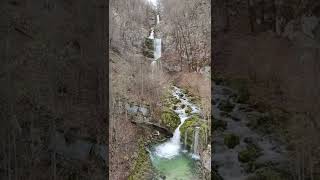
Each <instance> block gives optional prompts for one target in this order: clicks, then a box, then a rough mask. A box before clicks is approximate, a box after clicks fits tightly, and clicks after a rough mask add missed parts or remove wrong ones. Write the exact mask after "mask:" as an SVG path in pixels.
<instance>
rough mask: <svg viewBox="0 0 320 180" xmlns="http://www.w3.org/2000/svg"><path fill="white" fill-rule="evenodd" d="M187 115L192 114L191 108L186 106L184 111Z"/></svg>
mask: <svg viewBox="0 0 320 180" xmlns="http://www.w3.org/2000/svg"><path fill="white" fill-rule="evenodd" d="M185 112H186V114H187V115H190V114H191V112H192V108H191V107H190V106H187V108H186V110H185Z"/></svg>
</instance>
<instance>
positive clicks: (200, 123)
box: [179, 115, 210, 147]
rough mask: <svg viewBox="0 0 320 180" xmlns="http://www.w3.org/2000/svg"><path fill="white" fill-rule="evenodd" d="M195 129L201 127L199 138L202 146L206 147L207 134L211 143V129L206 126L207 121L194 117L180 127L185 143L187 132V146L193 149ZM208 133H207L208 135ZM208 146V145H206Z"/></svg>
mask: <svg viewBox="0 0 320 180" xmlns="http://www.w3.org/2000/svg"><path fill="white" fill-rule="evenodd" d="M195 127H199V128H200V129H199V137H200V140H199V142H200V144H202V145H205V142H206V134H207V136H208V137H207V138H208V139H207V140H208V141H207V142H210V128H208V125H207V124H206V121H204V120H201V119H200V118H199V116H197V115H193V116H192V117H191V118H189V119H187V120H186V121H185V122H184V123H183V124H182V125H181V126H180V129H179V130H180V133H181V139H182V141H183V142H184V139H185V135H186V134H185V132H186V131H187V146H188V147H191V145H192V142H193V135H194V130H195ZM206 132H207V133H206ZM205 146H206V145H205Z"/></svg>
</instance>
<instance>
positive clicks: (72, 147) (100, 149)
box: [49, 132, 108, 161]
mask: <svg viewBox="0 0 320 180" xmlns="http://www.w3.org/2000/svg"><path fill="white" fill-rule="evenodd" d="M49 149H50V150H54V149H55V150H56V153H57V154H60V155H61V156H64V157H65V158H69V159H74V160H80V161H85V160H87V159H88V158H89V156H91V155H95V156H97V157H100V158H101V159H102V160H104V161H106V160H107V158H108V153H107V146H106V145H97V144H95V143H93V142H90V141H88V140H85V138H79V137H77V138H74V140H73V141H72V142H67V141H66V138H65V136H64V134H63V133H60V132H56V134H55V137H54V138H53V139H51V142H50V145H49ZM92 153H93V154H92Z"/></svg>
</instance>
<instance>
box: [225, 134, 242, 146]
mask: <svg viewBox="0 0 320 180" xmlns="http://www.w3.org/2000/svg"><path fill="white" fill-rule="evenodd" d="M239 143H240V138H239V136H237V135H235V134H227V135H225V136H224V144H225V145H226V146H227V147H228V148H230V149H233V148H234V147H236V146H237V145H238V144H239Z"/></svg>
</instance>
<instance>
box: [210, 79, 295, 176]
mask: <svg viewBox="0 0 320 180" xmlns="http://www.w3.org/2000/svg"><path fill="white" fill-rule="evenodd" d="M219 84H220V82H219ZM213 94H214V96H213V101H214V106H213V107H212V108H213V123H214V126H213V127H214V128H213V130H214V132H213V134H214V138H213V145H214V147H213V149H214V151H213V164H214V167H215V169H216V172H217V173H216V179H226V180H233V179H234V180H236V179H237V180H242V179H249V178H250V179H251V178H252V179H263V178H267V179H270V178H271V179H284V180H285V179H291V177H290V175H289V173H288V172H289V171H290V169H289V168H290V166H289V164H290V162H289V159H288V152H287V150H286V144H285V143H284V142H283V141H281V138H280V137H279V136H277V135H276V134H275V133H274V132H273V131H272V130H271V128H270V127H268V126H269V124H270V123H272V120H273V117H272V115H271V114H270V113H268V112H267V111H261V110H260V109H257V107H252V106H250V105H249V104H246V100H247V99H248V96H249V95H248V94H247V93H246V92H245V90H243V91H239V90H235V89H231V88H230V87H228V86H225V85H217V84H214V93H213Z"/></svg>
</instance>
